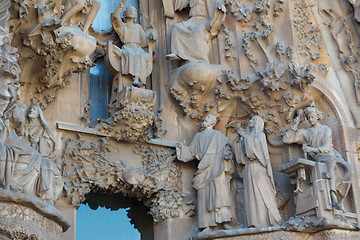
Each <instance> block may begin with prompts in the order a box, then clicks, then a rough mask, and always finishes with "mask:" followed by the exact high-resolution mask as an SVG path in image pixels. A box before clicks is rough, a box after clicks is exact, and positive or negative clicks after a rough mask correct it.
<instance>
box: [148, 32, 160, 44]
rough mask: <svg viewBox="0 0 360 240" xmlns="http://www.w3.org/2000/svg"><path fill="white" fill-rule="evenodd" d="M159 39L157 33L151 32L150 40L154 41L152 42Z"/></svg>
mask: <svg viewBox="0 0 360 240" xmlns="http://www.w3.org/2000/svg"><path fill="white" fill-rule="evenodd" d="M157 38H158V36H157V34H156V33H155V32H151V33H150V34H149V39H150V40H152V41H154V42H155V41H156V40H157Z"/></svg>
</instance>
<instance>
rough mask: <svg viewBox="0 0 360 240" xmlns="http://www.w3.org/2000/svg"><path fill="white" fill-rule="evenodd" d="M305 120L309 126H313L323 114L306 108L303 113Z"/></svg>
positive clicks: (311, 108)
mask: <svg viewBox="0 0 360 240" xmlns="http://www.w3.org/2000/svg"><path fill="white" fill-rule="evenodd" d="M304 113H305V116H306V119H307V120H308V122H309V123H310V124H311V126H313V125H315V124H316V123H317V122H318V121H319V120H321V119H322V118H323V116H324V113H323V112H322V111H320V110H319V109H317V108H314V107H308V108H306V109H305V111H304Z"/></svg>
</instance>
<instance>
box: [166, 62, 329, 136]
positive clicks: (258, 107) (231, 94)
mask: <svg viewBox="0 0 360 240" xmlns="http://www.w3.org/2000/svg"><path fill="white" fill-rule="evenodd" d="M321 67H322V66H315V65H313V64H307V65H303V66H300V65H295V64H289V65H287V64H284V63H281V62H272V63H269V64H268V65H267V67H266V68H265V69H264V70H263V71H259V72H257V73H256V74H253V75H250V76H248V77H247V78H245V79H239V78H237V77H236V76H235V75H234V74H233V72H232V71H223V72H222V75H221V76H219V77H218V78H217V79H216V81H215V82H212V84H208V85H205V84H203V85H200V84H202V83H201V82H198V83H197V82H196V83H188V84H187V86H186V85H185V84H183V85H181V86H177V88H174V87H173V88H172V89H171V90H170V92H171V93H172V96H173V97H174V98H175V99H176V100H177V101H179V102H180V105H181V106H182V107H183V110H184V113H185V114H186V115H189V116H190V117H191V118H193V119H198V120H200V119H202V117H203V116H204V115H205V114H206V113H207V112H215V113H217V114H219V115H221V112H222V111H224V110H226V109H228V108H231V106H232V105H231V104H232V103H233V102H234V101H241V102H242V103H243V104H245V105H246V106H248V108H249V109H251V111H252V112H253V113H254V114H258V115H259V116H261V117H262V118H263V119H264V120H265V122H266V127H265V130H266V133H267V134H272V133H275V134H276V135H278V136H280V135H279V134H280V130H281V129H283V128H284V127H285V126H286V125H287V124H289V123H290V121H291V120H292V117H293V116H294V114H295V113H296V111H297V109H300V108H303V107H304V106H310V105H312V104H313V100H312V98H311V96H309V95H308V94H307V93H306V92H307V91H305V90H306V89H307V87H308V86H309V85H310V84H311V83H312V82H313V80H314V78H315V77H314V75H313V72H314V71H316V70H317V69H318V68H321ZM185 97H187V98H185ZM203 99H206V100H205V101H204V100H203Z"/></svg>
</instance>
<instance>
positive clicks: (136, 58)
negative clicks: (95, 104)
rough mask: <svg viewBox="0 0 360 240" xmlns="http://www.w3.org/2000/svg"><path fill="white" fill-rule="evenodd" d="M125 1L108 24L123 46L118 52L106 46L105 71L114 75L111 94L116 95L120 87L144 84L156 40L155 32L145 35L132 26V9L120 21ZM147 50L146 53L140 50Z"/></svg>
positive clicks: (129, 8) (139, 26) (128, 9)
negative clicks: (114, 73)
mask: <svg viewBox="0 0 360 240" xmlns="http://www.w3.org/2000/svg"><path fill="white" fill-rule="evenodd" d="M125 1H126V0H123V1H122V2H121V3H120V5H119V7H118V8H117V9H116V10H115V12H114V13H112V14H111V24H112V25H113V27H114V30H115V31H116V33H117V34H118V36H119V38H120V40H121V42H122V44H123V45H122V47H121V49H120V48H118V47H116V46H114V45H112V43H111V42H109V44H108V56H107V65H108V69H109V71H110V73H113V72H116V73H117V76H116V77H115V81H114V83H113V94H117V92H120V91H121V89H122V87H123V86H129V85H131V83H132V85H134V86H138V87H141V86H143V85H145V84H146V78H147V77H148V76H149V75H150V74H151V71H152V61H153V59H152V46H153V44H154V42H155V41H156V40H157V35H156V33H155V31H153V30H151V29H150V30H149V31H147V32H145V31H144V30H143V28H142V26H141V25H140V24H137V23H135V21H136V18H137V10H136V8H135V7H133V6H129V7H127V8H126V9H125V11H124V18H123V19H121V18H120V13H121V11H122V10H123V8H124V6H125ZM146 47H148V53H146V52H145V51H144V49H143V48H146ZM111 50H113V51H111ZM129 82H130V84H129ZM112 98H113V97H112Z"/></svg>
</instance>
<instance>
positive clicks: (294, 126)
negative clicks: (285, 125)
mask: <svg viewBox="0 0 360 240" xmlns="http://www.w3.org/2000/svg"><path fill="white" fill-rule="evenodd" d="M299 123H300V116H297V117H296V118H295V119H294V123H293V124H292V125H291V127H290V128H291V130H296V129H297V127H298V126H299Z"/></svg>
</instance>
